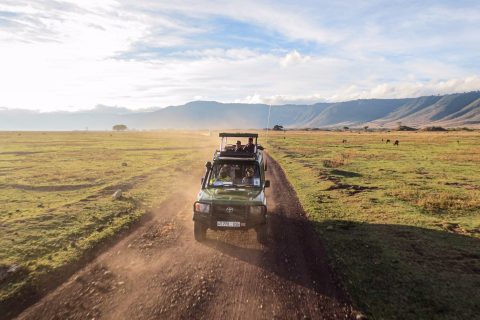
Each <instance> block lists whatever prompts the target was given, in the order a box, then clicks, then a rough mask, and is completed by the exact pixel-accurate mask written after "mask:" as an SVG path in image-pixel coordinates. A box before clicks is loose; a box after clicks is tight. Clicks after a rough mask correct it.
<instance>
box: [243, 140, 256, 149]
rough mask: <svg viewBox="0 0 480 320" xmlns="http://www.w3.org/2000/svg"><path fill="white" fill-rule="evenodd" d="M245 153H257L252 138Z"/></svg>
mask: <svg viewBox="0 0 480 320" xmlns="http://www.w3.org/2000/svg"><path fill="white" fill-rule="evenodd" d="M243 151H245V152H248V153H254V152H255V145H254V144H253V138H252V137H250V138H248V143H247V144H246V145H245V147H243Z"/></svg>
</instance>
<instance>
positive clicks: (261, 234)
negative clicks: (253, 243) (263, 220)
mask: <svg viewBox="0 0 480 320" xmlns="http://www.w3.org/2000/svg"><path fill="white" fill-rule="evenodd" d="M256 231H257V241H258V242H259V243H261V244H267V242H268V227H267V224H263V225H261V226H260V227H258V228H257V230H256Z"/></svg>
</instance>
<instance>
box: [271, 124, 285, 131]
mask: <svg viewBox="0 0 480 320" xmlns="http://www.w3.org/2000/svg"><path fill="white" fill-rule="evenodd" d="M273 130H275V131H282V130H283V126H281V125H279V124H276V125H275V126H274V127H273Z"/></svg>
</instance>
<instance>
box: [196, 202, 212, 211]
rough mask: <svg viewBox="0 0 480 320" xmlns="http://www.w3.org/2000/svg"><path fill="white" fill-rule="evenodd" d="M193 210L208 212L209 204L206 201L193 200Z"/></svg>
mask: <svg viewBox="0 0 480 320" xmlns="http://www.w3.org/2000/svg"><path fill="white" fill-rule="evenodd" d="M194 209H195V212H201V213H209V212H210V205H209V204H206V203H201V202H195V207H194Z"/></svg>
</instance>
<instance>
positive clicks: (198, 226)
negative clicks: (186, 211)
mask: <svg viewBox="0 0 480 320" xmlns="http://www.w3.org/2000/svg"><path fill="white" fill-rule="evenodd" d="M193 234H194V236H195V240H197V241H198V242H202V241H204V240H205V239H206V238H207V227H206V226H204V225H203V224H202V223H200V222H198V221H194V222H193Z"/></svg>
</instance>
